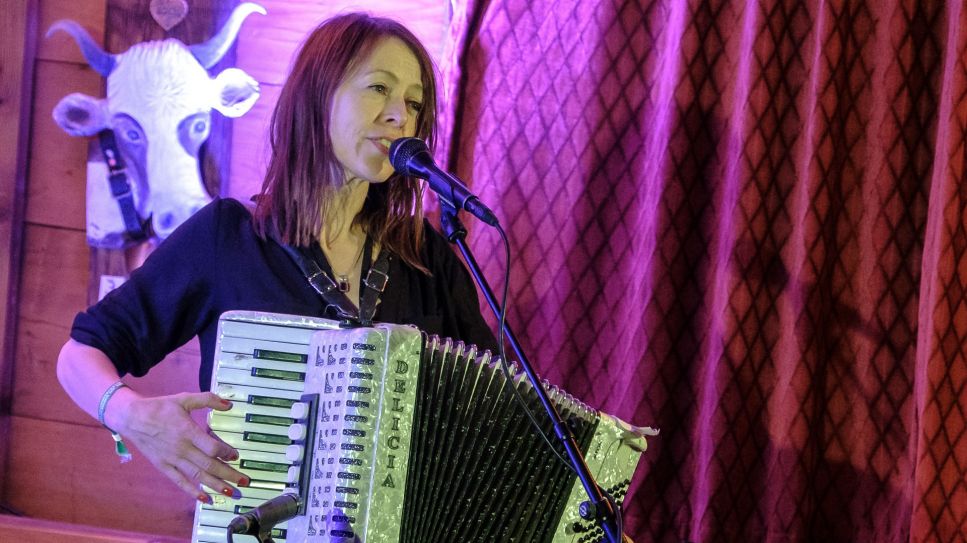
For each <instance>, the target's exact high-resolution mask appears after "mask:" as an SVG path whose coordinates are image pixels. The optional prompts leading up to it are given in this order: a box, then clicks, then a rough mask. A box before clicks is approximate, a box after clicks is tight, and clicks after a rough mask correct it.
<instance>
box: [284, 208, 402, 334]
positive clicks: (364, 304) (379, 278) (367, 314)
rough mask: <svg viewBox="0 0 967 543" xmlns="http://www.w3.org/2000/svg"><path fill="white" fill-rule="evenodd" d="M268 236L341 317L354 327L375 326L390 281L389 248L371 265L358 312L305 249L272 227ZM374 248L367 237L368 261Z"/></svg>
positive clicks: (361, 294) (361, 289) (381, 252)
mask: <svg viewBox="0 0 967 543" xmlns="http://www.w3.org/2000/svg"><path fill="white" fill-rule="evenodd" d="M269 238H270V239H271V240H272V241H274V242H276V243H277V244H279V246H280V247H282V249H284V250H285V252H286V254H288V255H289V258H291V259H292V261H293V262H295V264H296V266H298V267H299V270H301V271H302V274H303V275H304V276H305V277H306V280H308V281H309V285H310V286H312V288H313V290H315V291H316V292H318V293H319V295H320V296H322V299H323V300H325V302H326V304H328V307H332V308H333V310H334V311H335V312H336V315H337V316H338V317H339V318H340V319H343V320H344V321H347V324H349V325H351V326H370V325H372V323H373V316H374V315H375V314H376V306H377V305H378V304H379V296H380V294H382V293H383V290H385V289H386V283H387V282H388V281H389V274H388V272H389V261H390V255H389V251H380V254H379V256H378V257H377V258H376V262H375V263H373V265H372V266H371V267H370V268H369V273H367V274H366V279H365V280H364V281H363V282H362V284H361V285H360V291H361V292H360V301H359V306H360V307H359V310H358V311H357V309H356V306H355V305H354V304H353V302H352V300H350V299H349V297H348V296H346V293H345V292H343V291H341V290H339V286H338V285H336V282H335V281H333V279H332V277H330V276H329V274H327V273H326V272H325V271H323V269H322V268H320V267H319V263H318V262H316V261H315V260H314V259H313V258H311V257H309V256H307V255H306V254H305V252H304V251H302V250H299V249H297V248H295V247H292V246H291V245H287V244H285V243H282V241H281V240H279V238H278V235H277V233H276V232H275V229H274V228H271V227H270V231H269ZM372 248H373V247H372V240H371V238H369V237H367V238H366V247H365V251H366V258H365V260H366V261H368V260H369V259H370V258H371V257H370V255H371V254H372ZM363 287H365V288H363Z"/></svg>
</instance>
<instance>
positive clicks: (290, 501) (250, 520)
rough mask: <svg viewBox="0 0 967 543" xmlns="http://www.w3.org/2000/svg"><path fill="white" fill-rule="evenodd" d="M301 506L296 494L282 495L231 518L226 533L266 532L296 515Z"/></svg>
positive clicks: (251, 533) (252, 533)
mask: <svg viewBox="0 0 967 543" xmlns="http://www.w3.org/2000/svg"><path fill="white" fill-rule="evenodd" d="M301 505H302V499H301V498H300V497H299V495H298V494H292V493H286V494H282V495H281V496H277V497H275V498H272V499H271V500H268V501H266V502H264V503H262V504H261V505H258V506H256V507H253V508H252V509H251V510H249V511H247V512H245V513H242V514H241V515H239V516H237V517H235V518H233V519H232V522H230V523H228V531H229V533H233V534H242V535H258V534H259V533H260V532H268V531H269V530H271V529H272V528H273V527H274V526H275V525H276V524H279V523H280V522H285V521H287V520H289V519H291V518H294V517H295V516H296V515H298V514H299V507H300V506H301Z"/></svg>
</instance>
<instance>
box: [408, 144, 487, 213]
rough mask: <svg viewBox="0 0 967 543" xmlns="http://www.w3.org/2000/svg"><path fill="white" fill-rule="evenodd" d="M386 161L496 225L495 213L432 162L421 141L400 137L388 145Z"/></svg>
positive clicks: (445, 199)
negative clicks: (422, 180)
mask: <svg viewBox="0 0 967 543" xmlns="http://www.w3.org/2000/svg"><path fill="white" fill-rule="evenodd" d="M389 161H390V164H392V165H393V168H395V169H396V171H397V172H399V173H401V174H403V175H409V176H413V177H419V178H421V179H426V180H427V181H428V182H429V183H430V189H431V190H433V192H435V193H437V194H438V195H439V196H440V198H442V199H443V200H444V201H445V202H446V203H447V204H449V205H451V206H453V207H454V208H455V209H458V210H459V209H464V210H466V211H467V212H468V213H470V214H471V215H473V216H474V217H477V218H478V219H480V220H482V221H483V222H485V223H487V224H489V225H490V226H497V223H498V221H497V216H496V215H494V212H493V211H491V210H490V208H488V207H487V206H485V205H484V204H483V203H482V202H481V201H480V200H478V199H477V197H476V196H474V194H473V193H472V192H470V189H468V188H467V186H466V185H464V184H463V182H462V181H460V180H459V179H457V178H456V177H455V176H453V175H451V174H449V173H447V172H445V171H443V170H441V169H440V167H439V166H437V165H436V164H435V163H434V162H433V157H432V156H430V150H429V149H427V147H426V143H424V142H423V140H421V139H418V138H400V139H398V140H396V141H394V142H393V143H392V144H391V145H390V146H389Z"/></svg>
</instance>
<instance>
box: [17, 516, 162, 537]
mask: <svg viewBox="0 0 967 543" xmlns="http://www.w3.org/2000/svg"><path fill="white" fill-rule="evenodd" d="M0 533H3V536H4V538H5V539H4V540H5V541H43V542H44V543H77V542H78V541H85V542H87V543H178V542H179V541H180V540H179V539H177V538H173V537H165V536H160V535H155V534H144V533H139V532H128V531H123V530H109V529H105V528H94V527H91V526H84V525H81V524H68V523H66V522H54V521H50V520H39V519H33V518H26V517H14V516H11V515H0ZM6 538H9V539H6Z"/></svg>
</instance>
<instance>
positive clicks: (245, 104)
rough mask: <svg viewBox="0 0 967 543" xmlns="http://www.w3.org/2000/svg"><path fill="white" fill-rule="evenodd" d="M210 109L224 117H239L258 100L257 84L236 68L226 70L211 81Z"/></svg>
mask: <svg viewBox="0 0 967 543" xmlns="http://www.w3.org/2000/svg"><path fill="white" fill-rule="evenodd" d="M212 84H213V89H214V97H213V100H212V102H213V103H212V107H213V108H215V109H217V110H218V111H219V112H220V113H221V114H222V115H224V116H226V117H241V116H242V115H245V114H246V113H247V112H248V110H250V109H252V105H253V104H255V101H256V100H258V99H259V82H258V81H256V80H254V79H252V76H250V75H248V74H247V73H245V72H243V71H242V70H239V69H238V68H228V69H227V70H224V71H222V73H220V74H218V77H216V78H215V79H214V80H212Z"/></svg>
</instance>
